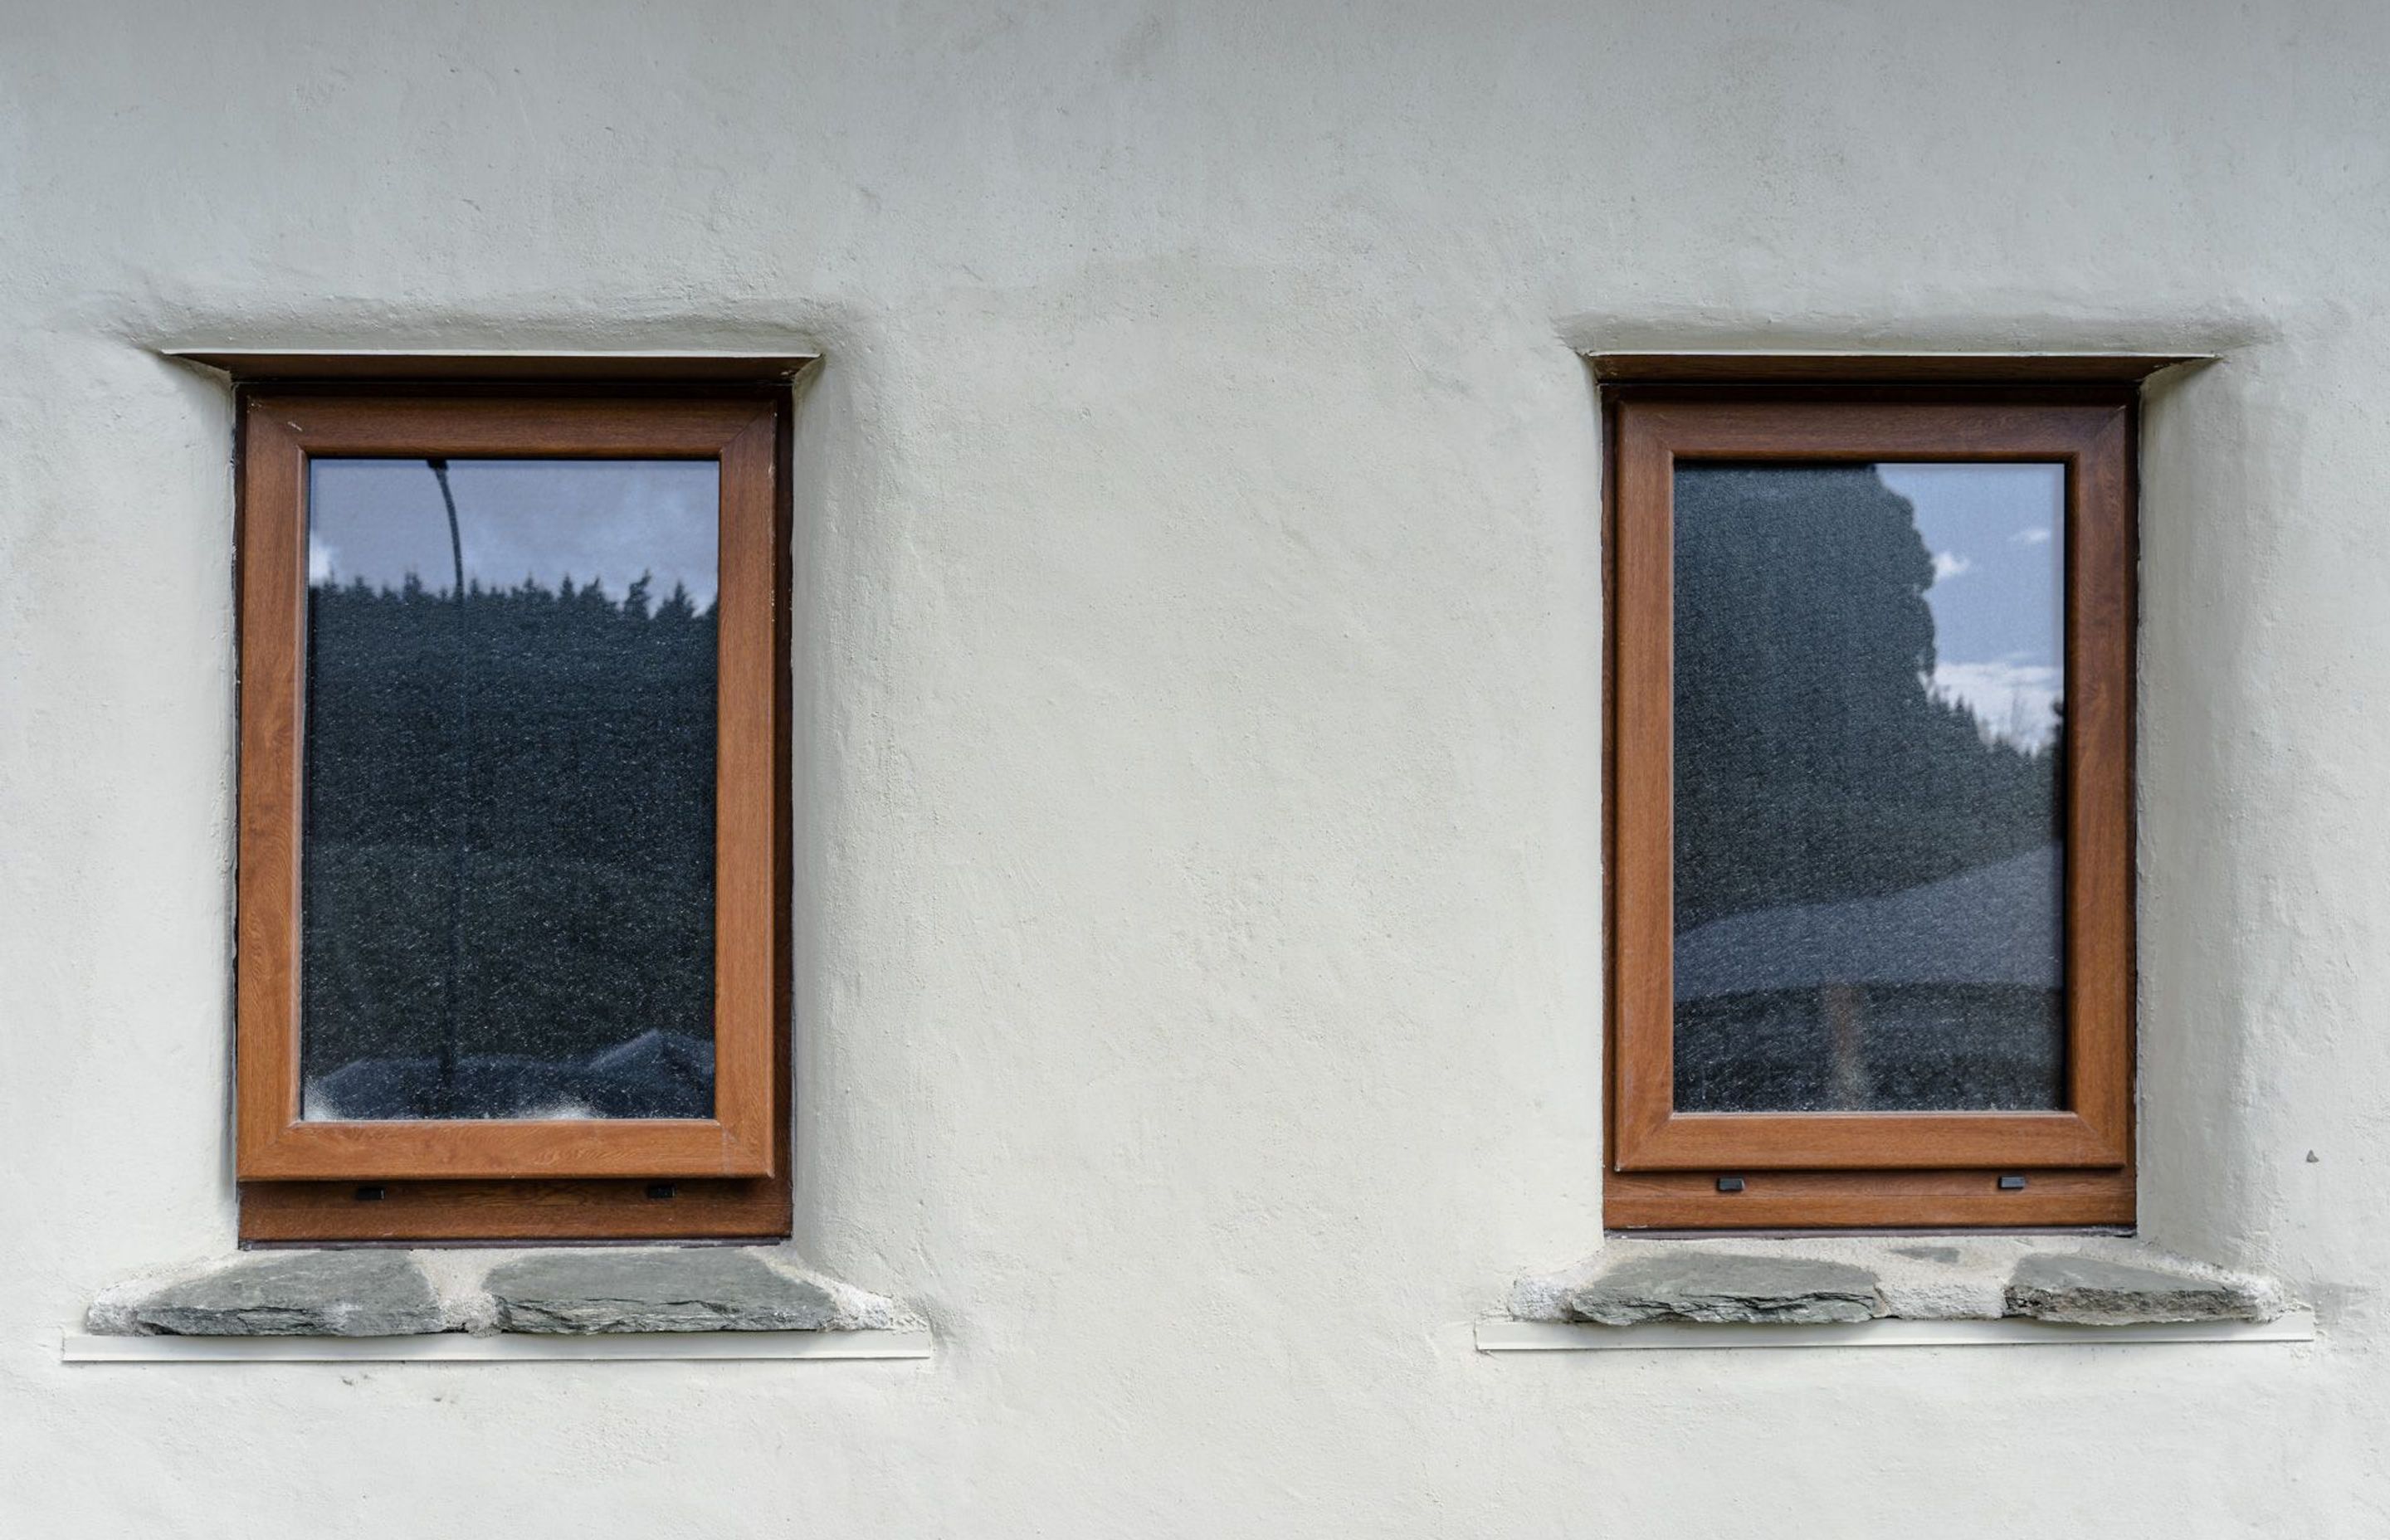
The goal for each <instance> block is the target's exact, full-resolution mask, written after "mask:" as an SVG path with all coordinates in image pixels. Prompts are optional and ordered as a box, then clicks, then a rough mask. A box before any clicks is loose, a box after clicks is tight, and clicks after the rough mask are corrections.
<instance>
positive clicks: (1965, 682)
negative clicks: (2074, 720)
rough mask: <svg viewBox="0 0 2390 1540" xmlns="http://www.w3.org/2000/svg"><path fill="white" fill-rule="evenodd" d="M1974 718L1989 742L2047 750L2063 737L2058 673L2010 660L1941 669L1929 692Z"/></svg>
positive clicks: (1937, 668)
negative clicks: (2060, 734)
mask: <svg viewBox="0 0 2390 1540" xmlns="http://www.w3.org/2000/svg"><path fill="white" fill-rule="evenodd" d="M1931 688H1932V689H1933V691H1934V694H1935V695H1936V696H1938V697H1939V698H1941V699H1944V700H1948V701H1952V702H1954V703H1956V704H1959V705H1962V706H1964V707H1966V708H1967V710H1969V711H1970V712H1973V713H1974V716H1975V723H1976V725H1977V726H1978V727H1979V728H1980V729H1981V730H1982V732H1983V735H1984V738H1985V741H1986V742H2000V743H2011V744H2014V745H2015V746H2016V747H2018V748H2020V749H2039V748H2043V747H2045V746H2047V745H2048V744H2049V741H2050V739H2051V738H2052V737H2054V736H2055V735H2056V733H2057V731H2058V716H2057V712H2056V710H2055V708H2056V707H2057V705H2058V700H2059V693H2060V691H2061V689H2062V682H2061V680H2060V678H2059V674H2058V670H2057V669H2055V668H2053V667H2051V666H2050V665H2049V664H2047V663H2020V662H2016V661H2013V659H2012V657H2011V658H2010V659H2002V660H2000V661H1997V662H1985V663H1937V664H1935V665H1934V678H1933V681H1932V685H1931Z"/></svg>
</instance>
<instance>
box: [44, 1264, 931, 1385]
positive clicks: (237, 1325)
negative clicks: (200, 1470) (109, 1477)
mask: <svg viewBox="0 0 2390 1540" xmlns="http://www.w3.org/2000/svg"><path fill="white" fill-rule="evenodd" d="M62 1351H63V1355H64V1356H65V1357H66V1358H67V1359H69V1360H70V1361H75V1362H131V1361H169V1360H182V1361H206V1360H215V1361H222V1360H225V1359H240V1358H255V1359H268V1360H283V1361H290V1360H304V1359H315V1360H354V1359H426V1360H442V1359H444V1360H482V1361H489V1360H503V1359H512V1358H585V1359H586V1358H656V1357H672V1358H800V1357H803V1358H830V1357H854V1358H888V1357H926V1356H928V1353H929V1328H928V1323H926V1322H925V1321H924V1320H922V1318H921V1317H920V1316H919V1315H917V1314H915V1313H914V1312H913V1311H911V1310H908V1309H906V1307H904V1306H903V1305H901V1304H898V1303H895V1302H894V1301H893V1300H889V1299H886V1298H884V1297H882V1296H880V1295H878V1294H871V1293H867V1292H866V1291H864V1290H860V1289H856V1288H854V1287H853V1286H852V1285H849V1284H844V1283H841V1282H839V1281H838V1280H837V1279H835V1278H830V1277H824V1276H822V1275H821V1274H819V1273H815V1272H812V1271H809V1270H807V1269H806V1268H804V1267H803V1265H802V1264H800V1263H798V1262H797V1261H796V1260H795V1259H794V1258H793V1257H791V1256H790V1255H789V1254H788V1253H787V1252H786V1251H784V1250H781V1249H777V1248H759V1247H742V1246H687V1247H640V1248H598V1247H572V1248H558V1249H553V1250H544V1251H513V1252H509V1251H428V1250H427V1251H380V1250H360V1251H276V1252H265V1253H259V1252H251V1253H247V1254H243V1255H239V1256H236V1257H230V1258H222V1259H218V1260H215V1261H212V1262H209V1263H206V1264H200V1265H198V1266H193V1267H186V1268H182V1269H178V1270H176V1271H174V1272H173V1273H169V1274H164V1275H157V1276H151V1277H143V1278H137V1279H134V1280H132V1281H129V1282H126V1283H122V1284H119V1285H117V1286H115V1287H114V1288H111V1289H109V1290H106V1291H105V1292H104V1293H102V1294H101V1295H100V1297H99V1298H98V1299H97V1300H96V1301H95V1302H94V1303H93V1304H92V1306H91V1309H90V1311H89V1312H88V1314H87V1315H86V1316H85V1319H84V1332H83V1333H82V1334H74V1335H70V1336H68V1337H67V1338H66V1339H65V1341H64V1344H63V1350H62Z"/></svg>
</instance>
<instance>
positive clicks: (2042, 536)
mask: <svg viewBox="0 0 2390 1540" xmlns="http://www.w3.org/2000/svg"><path fill="white" fill-rule="evenodd" d="M2009 544H2010V545H2049V528H2048V527H2047V526H2046V525H2041V524H2036V525H2035V526H2034V527H2033V528H2031V529H2029V530H2019V531H2017V533H2014V534H2012V535H2011V536H2009Z"/></svg>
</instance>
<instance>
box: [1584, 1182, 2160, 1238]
mask: <svg viewBox="0 0 2390 1540" xmlns="http://www.w3.org/2000/svg"><path fill="white" fill-rule="evenodd" d="M1731 1174H1734V1175H1739V1176H1741V1178H1742V1179H1743V1188H1742V1190H1741V1192H1720V1191H1718V1190H1717V1175H1718V1174H1713V1173H1708V1172H1702V1173H1693V1172H1623V1173H1613V1174H1611V1175H1610V1176H1609V1177H1607V1178H1606V1179H1605V1182H1604V1186H1603V1190H1602V1223H1603V1224H1605V1225H1606V1226H1609V1227H1610V1228H1612V1229H1613V1230H1647V1229H1666V1230H1778V1229H1785V1230H1803V1229H1825V1230H1831V1229H1908V1228H1934V1229H1944V1228H1947V1229H1969V1228H1976V1227H2008V1226H2024V1227H2032V1228H2047V1227H2050V1226H2094V1225H2097V1226H2129V1225H2131V1224H2132V1223H2133V1193H2134V1178H2133V1173H2132V1172H2131V1171H2129V1170H2126V1171H2050V1172H2029V1173H2026V1174H2025V1186H2024V1189H2023V1190H2021V1191H2015V1192H2004V1191H2002V1190H2000V1187H1999V1178H2000V1177H2001V1176H2003V1175H2008V1174H2011V1173H2009V1172H2006V1171H2002V1170H2000V1169H1998V1168H1991V1169H1986V1170H1981V1171H1762V1170H1757V1169H1752V1170H1748V1171H1738V1172H1734V1173H1731Z"/></svg>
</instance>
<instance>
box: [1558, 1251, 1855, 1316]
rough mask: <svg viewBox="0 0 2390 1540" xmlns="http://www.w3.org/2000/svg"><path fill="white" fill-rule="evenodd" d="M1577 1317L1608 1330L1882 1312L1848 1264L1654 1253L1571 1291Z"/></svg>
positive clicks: (1567, 1299)
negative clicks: (1667, 1323)
mask: <svg viewBox="0 0 2390 1540" xmlns="http://www.w3.org/2000/svg"><path fill="white" fill-rule="evenodd" d="M1562 1304H1563V1306H1564V1308H1565V1310H1566V1312H1567V1315H1568V1317H1569V1318H1570V1319H1572V1320H1579V1321H1593V1322H1597V1323H1599V1324H1600V1325H1602V1326H1636V1325H1639V1324H1640V1323H1642V1322H1645V1321H1718V1322H1748V1323H1754V1324H1774V1325H1781V1326H1822V1325H1827V1324H1831V1323H1833V1322H1838V1321H1870V1320H1873V1319H1875V1318H1876V1317H1877V1316H1879V1315H1882V1314H1884V1303H1883V1298H1882V1293H1881V1292H1880V1290H1878V1289H1877V1287H1876V1276H1875V1274H1873V1273H1871V1272H1870V1271H1869V1270H1868V1269H1866V1268H1864V1267H1859V1266H1856V1265H1854V1264H1850V1263H1845V1262H1828V1261H1821V1260H1818V1259H1816V1258H1810V1257H1789V1256H1748V1255H1742V1254H1740V1253H1736V1252H1731V1251H1701V1250H1695V1249H1693V1248H1690V1247H1685V1248H1674V1247H1670V1248H1654V1249H1652V1250H1650V1251H1642V1252H1639V1253H1638V1254H1634V1255H1629V1256H1625V1257H1622V1258H1621V1259H1620V1260H1618V1261H1617V1262H1615V1263H1613V1264H1611V1265H1609V1266H1607V1267H1605V1268H1603V1269H1602V1270H1601V1271H1600V1272H1599V1273H1597V1274H1596V1275H1594V1276H1593V1277H1591V1278H1588V1279H1587V1280H1586V1281H1585V1282H1584V1283H1581V1284H1579V1285H1577V1286H1576V1287H1575V1288H1574V1289H1571V1290H1569V1291H1568V1292H1567V1294H1566V1295H1565V1296H1563V1299H1562Z"/></svg>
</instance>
